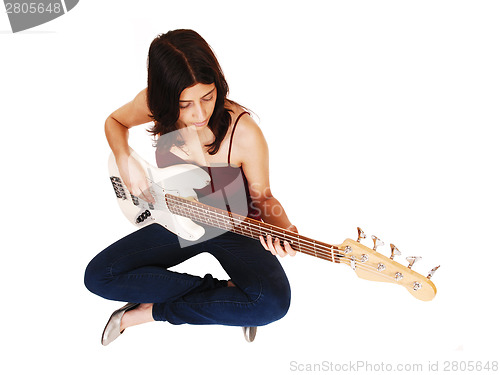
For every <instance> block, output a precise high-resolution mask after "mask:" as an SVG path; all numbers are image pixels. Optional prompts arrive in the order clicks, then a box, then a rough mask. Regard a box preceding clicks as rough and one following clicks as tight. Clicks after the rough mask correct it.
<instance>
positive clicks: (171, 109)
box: [85, 30, 297, 345]
mask: <svg viewBox="0 0 500 375" xmlns="http://www.w3.org/2000/svg"><path fill="white" fill-rule="evenodd" d="M227 94H228V86H227V83H226V81H225V78H224V75H223V73H222V70H221V68H220V66H219V63H218V62H217V59H216V57H215V55H214V53H213V52H212V50H211V48H210V46H209V45H208V44H207V43H206V42H205V40H204V39H203V38H202V37H201V36H200V35H198V34H197V33H196V32H194V31H192V30H174V31H170V32H168V33H166V34H162V35H159V36H157V37H156V38H155V39H154V40H153V42H152V43H151V46H150V49H149V54H148V87H147V88H146V89H144V90H142V91H141V92H140V93H139V94H138V95H137V96H136V97H135V98H134V99H133V100H132V101H131V102H130V103H127V104H125V105H124V106H122V107H121V108H119V109H117V110H116V111H114V112H113V113H112V114H111V115H110V116H109V117H108V118H107V120H106V123H105V131H106V137H107V139H108V142H109V145H110V147H111V150H112V152H113V155H114V157H115V160H116V164H117V167H118V170H119V174H120V176H121V180H122V181H123V183H124V185H125V187H126V189H127V190H128V191H129V192H130V194H131V195H134V196H136V197H139V198H141V199H143V200H144V201H147V202H150V203H153V202H154V200H155V197H154V196H153V195H152V194H151V193H150V190H149V187H150V186H149V184H150V182H149V181H148V179H147V178H146V172H145V171H144V169H143V168H142V167H141V165H140V164H139V163H138V161H137V160H135V159H134V158H133V156H131V149H130V148H129V146H128V129H129V128H131V127H133V126H137V125H140V124H145V123H148V122H150V121H153V122H154V126H153V127H152V129H151V130H150V132H151V133H152V134H153V135H154V136H155V137H156V160H157V164H158V167H160V168H164V167H169V166H172V165H175V164H186V163H190V164H194V165H197V166H199V167H200V168H202V169H204V170H205V171H206V172H207V173H208V174H209V175H210V177H211V181H210V183H209V184H208V185H207V186H206V187H205V188H203V189H200V191H199V192H198V193H199V194H198V199H199V201H200V202H203V203H206V204H209V205H210V206H215V207H219V208H221V209H224V210H227V211H231V212H238V213H241V214H242V215H243V216H248V217H252V218H254V219H257V220H262V221H264V222H265V223H269V224H272V225H275V226H277V227H280V228H284V229H288V230H291V231H294V232H297V229H296V228H295V226H293V225H292V224H291V223H290V221H289V219H288V217H287V215H286V213H285V210H284V209H283V207H282V206H281V204H280V203H279V201H278V200H277V199H276V198H275V197H274V196H273V195H272V193H271V189H270V186H269V153H268V149H267V144H266V141H265V139H264V136H263V134H262V132H261V130H260V129H259V127H258V126H257V124H256V123H255V122H254V121H253V119H252V118H251V117H250V115H249V113H248V112H246V111H245V109H244V108H243V107H242V106H240V105H238V104H237V103H235V102H233V101H231V100H229V99H228V98H227V97H226V96H227ZM237 181H240V182H241V183H239V184H238V183H237ZM156 199H158V197H156ZM228 202H233V203H231V204H228ZM234 202H236V203H234ZM241 202H243V204H238V203H241ZM232 208H234V210H233V209H232ZM187 242H189V241H182V239H181V238H179V237H178V236H177V235H176V234H174V233H172V232H170V231H169V230H167V229H166V228H165V227H164V226H162V225H159V224H158V223H153V224H150V225H146V226H143V227H141V228H140V229H138V230H137V231H135V232H133V233H131V234H130V235H128V236H126V237H124V238H122V239H120V240H119V241H117V242H115V243H113V244H112V245H110V246H109V247H107V248H106V249H104V250H103V251H102V252H100V253H99V254H98V255H96V256H95V258H94V259H92V261H91V262H90V263H89V265H88V266H87V269H86V272H85V285H86V287H87V288H88V289H89V290H90V291H91V292H93V293H95V294H97V295H99V296H101V297H103V298H106V299H110V300H116V301H126V302H128V303H127V304H126V305H125V306H124V307H122V308H121V309H119V310H116V311H115V312H114V313H113V314H112V315H111V317H110V319H109V321H108V324H107V325H106V327H105V329H104V332H103V336H102V344H103V345H107V344H109V343H110V342H112V341H113V340H114V339H116V338H117V337H119V336H120V334H121V333H122V332H123V331H124V330H125V329H126V328H128V327H131V326H134V325H138V324H141V323H146V322H151V321H168V322H170V323H172V324H185V323H187V324H222V325H231V326H240V327H243V328H244V332H245V338H246V339H247V340H248V341H252V340H253V337H254V336H255V331H256V327H257V326H261V325H265V324H268V323H271V322H273V321H276V320H278V319H280V318H282V317H283V316H284V315H285V314H286V312H287V311H288V308H289V305H290V286H289V283H288V280H287V277H286V275H285V273H284V271H283V269H282V267H281V265H280V262H279V261H278V259H277V258H276V255H279V256H281V257H283V256H285V255H286V254H290V255H295V250H294V249H292V247H291V246H290V244H289V243H287V242H285V243H280V241H279V239H278V238H275V239H273V238H272V237H271V236H267V237H266V238H263V237H262V236H260V243H259V241H256V240H254V239H252V238H248V237H245V236H242V235H240V234H236V233H232V232H227V231H220V230H219V231H216V230H215V229H214V230H212V229H210V228H208V227H207V228H206V234H205V235H203V236H202V237H201V238H200V239H198V240H196V241H192V242H190V243H187ZM202 252H208V253H210V254H212V255H213V256H214V257H215V258H216V259H217V260H218V261H219V262H220V264H221V266H222V267H223V268H224V270H225V271H226V272H227V274H228V275H229V277H230V280H218V279H216V278H214V277H212V275H210V274H206V275H205V276H204V277H200V276H195V275H188V274H186V273H179V272H174V271H171V270H169V268H171V267H173V266H175V265H177V264H179V263H181V262H183V261H185V260H187V259H189V258H191V257H194V256H195V255H197V254H200V253H202Z"/></svg>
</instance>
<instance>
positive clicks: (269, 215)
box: [231, 116, 297, 256]
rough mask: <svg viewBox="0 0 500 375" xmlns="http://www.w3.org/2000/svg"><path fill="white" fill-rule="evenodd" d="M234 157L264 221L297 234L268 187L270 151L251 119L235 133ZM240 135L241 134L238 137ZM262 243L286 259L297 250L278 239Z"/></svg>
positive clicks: (269, 239) (247, 119)
mask: <svg viewBox="0 0 500 375" xmlns="http://www.w3.org/2000/svg"><path fill="white" fill-rule="evenodd" d="M235 133H236V134H235V137H234V138H235V140H236V141H235V145H234V151H233V152H234V153H232V154H231V155H234V156H235V158H234V159H233V156H232V157H231V159H232V160H234V161H238V162H240V163H241V166H242V168H243V172H244V173H245V176H246V178H247V181H248V187H249V190H250V195H251V197H252V200H253V202H254V205H255V206H256V207H257V208H258V209H259V211H260V212H259V213H260V216H261V218H262V219H263V220H264V221H265V222H266V223H269V224H272V225H276V226H278V227H280V228H284V229H288V230H291V231H294V232H297V228H296V227H295V226H294V225H293V224H292V223H291V222H290V220H289V219H288V216H287V214H286V212H285V209H284V208H283V206H282V205H281V203H280V202H279V201H278V199H276V198H275V197H274V196H273V194H272V192H271V187H270V183H269V149H268V146H267V142H266V140H265V138H264V135H263V134H262V131H261V130H260V128H259V127H258V125H257V124H256V123H255V122H254V121H253V119H252V118H251V117H250V116H243V117H242V118H241V120H240V122H239V124H238V127H237V129H236V131H235ZM238 133H239V134H238ZM261 243H262V245H263V246H264V248H266V249H267V250H269V251H271V252H272V253H273V254H275V255H276V254H277V255H280V256H285V255H286V254H290V255H295V253H296V252H295V250H293V249H292V248H291V246H290V245H289V244H287V243H285V244H284V246H281V244H280V243H279V239H277V238H276V239H274V240H273V239H272V238H271V236H268V238H266V239H264V238H261Z"/></svg>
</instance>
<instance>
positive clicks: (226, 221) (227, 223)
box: [172, 196, 400, 280]
mask: <svg viewBox="0 0 500 375" xmlns="http://www.w3.org/2000/svg"><path fill="white" fill-rule="evenodd" d="M172 198H173V199H174V200H175V201H176V202H177V206H178V205H179V204H180V205H182V206H183V207H184V208H187V209H188V210H189V211H190V214H191V215H193V207H196V208H197V209H201V210H204V211H205V212H203V213H202V214H203V215H201V216H198V220H200V221H202V222H204V223H205V224H209V225H210V224H212V225H214V224H213V223H210V222H209V221H207V220H206V216H207V212H209V213H210V214H212V216H213V215H214V214H215V215H216V216H219V217H220V218H217V217H216V218H214V220H215V221H217V224H218V225H219V227H224V229H228V230H230V229H232V230H233V231H235V232H236V233H239V234H242V235H247V236H248V233H245V231H242V230H239V231H238V229H237V224H243V223H244V224H245V225H249V226H253V227H254V228H256V231H257V232H259V233H261V232H262V228H261V227H260V225H259V224H258V223H259V222H257V224H253V223H252V222H251V221H248V220H242V219H241V218H243V217H241V216H240V215H236V217H235V216H230V215H228V214H227V212H225V213H226V214H224V213H221V212H218V210H215V211H213V210H212V209H213V207H210V206H206V205H204V204H203V203H200V202H192V201H187V202H186V201H185V199H184V198H180V197H176V196H172ZM193 203H196V204H193ZM174 207H175V204H174ZM207 207H209V208H210V209H208V208H207ZM221 211H223V210H221ZM184 213H185V212H184ZM197 213H198V214H199V212H195V213H194V214H195V216H196V214H197ZM232 215H235V214H232ZM244 219H248V218H244ZM220 221H222V224H221V222H220ZM265 224H267V223H265ZM228 227H229V228H228ZM277 228H278V227H277ZM270 229H271V232H277V233H276V234H277V235H280V236H283V235H284V234H286V232H283V231H284V230H283V229H281V228H279V229H278V231H275V230H273V228H270ZM246 232H248V231H246ZM251 234H253V233H251ZM291 236H298V234H295V233H293V234H291ZM249 237H252V238H254V237H253V236H251V235H250V236H249ZM313 241H314V240H313ZM303 242H306V241H303ZM316 245H317V246H321V247H324V245H322V244H319V243H317V242H316V241H315V243H314V244H313V246H314V247H311V245H307V244H305V245H304V246H302V247H301V249H300V250H298V251H300V252H303V253H306V254H308V255H315V256H316V257H318V258H321V259H325V260H328V261H333V260H332V252H331V249H332V248H331V246H329V245H328V247H327V248H326V249H327V250H326V249H325V250H321V249H317V248H316ZM302 248H304V249H302ZM301 250H302V251H301ZM304 250H307V251H304ZM335 250H338V248H337V249H335ZM317 253H320V255H319V256H318V255H317ZM334 258H335V259H336V260H338V261H339V263H343V264H346V265H348V266H351V264H352V263H351V259H350V258H349V257H345V255H343V254H335V255H334ZM355 262H356V263H355V264H356V267H357V268H359V269H362V270H365V271H368V272H372V273H375V274H377V275H378V276H380V277H384V278H386V279H388V280H392V279H393V278H394V276H391V275H386V274H383V273H381V271H379V270H378V268H376V267H374V266H371V265H369V264H364V263H362V262H359V261H357V260H355ZM394 263H396V264H398V265H400V264H399V263H397V262H394ZM377 267H378V265H377ZM351 268H352V267H351Z"/></svg>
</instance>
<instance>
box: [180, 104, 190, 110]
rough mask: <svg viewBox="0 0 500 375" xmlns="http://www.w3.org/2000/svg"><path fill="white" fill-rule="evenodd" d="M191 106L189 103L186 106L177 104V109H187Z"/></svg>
mask: <svg viewBox="0 0 500 375" xmlns="http://www.w3.org/2000/svg"><path fill="white" fill-rule="evenodd" d="M190 105H191V103H187V104H179V108H180V109H184V108H187V107H189V106H190Z"/></svg>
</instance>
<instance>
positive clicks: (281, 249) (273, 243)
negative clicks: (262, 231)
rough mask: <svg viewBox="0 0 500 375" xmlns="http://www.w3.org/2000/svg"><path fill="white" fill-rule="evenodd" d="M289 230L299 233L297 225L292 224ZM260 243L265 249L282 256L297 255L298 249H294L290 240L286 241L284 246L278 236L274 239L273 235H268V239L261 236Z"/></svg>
mask: <svg viewBox="0 0 500 375" xmlns="http://www.w3.org/2000/svg"><path fill="white" fill-rule="evenodd" d="M287 230H289V231H292V232H295V233H298V232H299V231H298V230H297V227H296V226H295V225H290V226H289V227H288V228H287ZM260 243H261V244H262V246H264V249H266V250H268V251H270V252H271V253H272V254H273V255H279V256H280V257H282V258H283V257H285V256H286V255H287V254H288V255H290V256H292V257H293V256H295V254H297V251H295V250H294V249H292V247H291V246H290V243H289V242H288V241H284V243H283V246H282V245H281V242H280V239H279V238H278V237H276V238H275V239H274V240H273V238H272V237H271V235H269V234H268V235H267V237H266V239H264V237H263V236H260Z"/></svg>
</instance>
